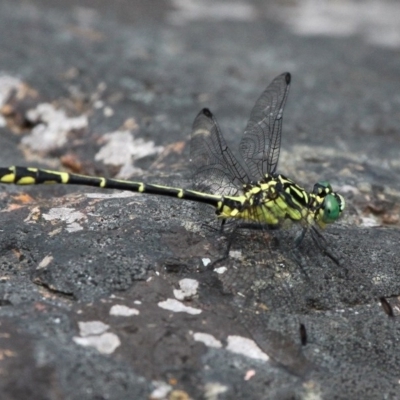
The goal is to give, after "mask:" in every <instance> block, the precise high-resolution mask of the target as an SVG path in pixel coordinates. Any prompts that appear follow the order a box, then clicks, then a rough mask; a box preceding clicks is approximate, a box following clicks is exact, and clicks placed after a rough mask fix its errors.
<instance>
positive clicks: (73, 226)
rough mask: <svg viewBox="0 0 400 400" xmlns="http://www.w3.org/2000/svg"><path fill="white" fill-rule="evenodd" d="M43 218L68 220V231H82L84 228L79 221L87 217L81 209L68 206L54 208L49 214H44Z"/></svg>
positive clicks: (47, 219)
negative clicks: (76, 209)
mask: <svg viewBox="0 0 400 400" xmlns="http://www.w3.org/2000/svg"><path fill="white" fill-rule="evenodd" d="M43 218H44V219H45V220H46V221H54V220H60V221H64V222H66V223H67V231H68V232H76V231H81V230H82V229H83V228H82V226H81V225H80V224H79V223H78V222H77V221H80V220H82V219H86V217H85V215H84V214H83V213H81V212H80V211H75V209H73V208H67V207H59V208H52V209H50V211H49V213H48V214H43Z"/></svg>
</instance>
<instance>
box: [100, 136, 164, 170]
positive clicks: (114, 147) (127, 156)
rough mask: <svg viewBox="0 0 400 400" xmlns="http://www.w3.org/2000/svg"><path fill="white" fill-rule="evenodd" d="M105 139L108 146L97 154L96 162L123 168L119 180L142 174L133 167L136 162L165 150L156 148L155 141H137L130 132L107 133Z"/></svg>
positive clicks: (139, 139) (138, 139)
mask: <svg viewBox="0 0 400 400" xmlns="http://www.w3.org/2000/svg"><path fill="white" fill-rule="evenodd" d="M103 139H104V140H105V142H106V144H105V145H104V146H103V147H102V148H101V149H100V151H99V152H98V153H97V154H96V156H95V160H96V161H102V162H104V163H105V164H108V165H117V166H121V169H120V171H119V174H118V177H119V178H127V177H129V176H131V175H133V174H135V173H137V172H140V170H138V169H137V168H134V167H133V166H132V162H133V161H134V160H138V159H141V158H143V157H147V156H150V155H153V154H159V153H161V151H162V150H163V147H160V146H155V144H154V142H153V141H147V142H146V141H145V140H143V139H141V138H137V139H135V137H134V135H133V133H132V132H131V131H129V130H125V131H115V132H111V133H106V134H105V135H103Z"/></svg>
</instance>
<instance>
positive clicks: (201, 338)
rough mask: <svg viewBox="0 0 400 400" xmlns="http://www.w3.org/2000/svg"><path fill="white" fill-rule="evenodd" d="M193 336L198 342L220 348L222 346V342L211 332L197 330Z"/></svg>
mask: <svg viewBox="0 0 400 400" xmlns="http://www.w3.org/2000/svg"><path fill="white" fill-rule="evenodd" d="M193 338H194V340H195V341H196V342H202V343H204V344H205V345H206V346H207V347H214V348H216V349H220V348H221V347H222V343H221V342H220V341H219V340H218V339H216V338H215V337H214V336H213V335H210V334H209V333H202V332H195V333H194V334H193Z"/></svg>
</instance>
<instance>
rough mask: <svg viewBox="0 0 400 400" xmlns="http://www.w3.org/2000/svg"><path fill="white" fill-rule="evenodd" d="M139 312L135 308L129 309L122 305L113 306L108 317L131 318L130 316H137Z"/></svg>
mask: <svg viewBox="0 0 400 400" xmlns="http://www.w3.org/2000/svg"><path fill="white" fill-rule="evenodd" d="M139 313H140V312H139V310H137V309H136V308H130V307H127V306H124V305H122V304H114V305H113V306H112V307H111V308H110V315H114V316H118V317H131V316H132V315H139Z"/></svg>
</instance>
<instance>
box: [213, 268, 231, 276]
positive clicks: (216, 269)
mask: <svg viewBox="0 0 400 400" xmlns="http://www.w3.org/2000/svg"><path fill="white" fill-rule="evenodd" d="M227 270H228V268H226V267H219V268H215V269H214V271H215V272H216V273H217V274H220V275H222V274H224V273H225V272H226V271H227Z"/></svg>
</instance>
